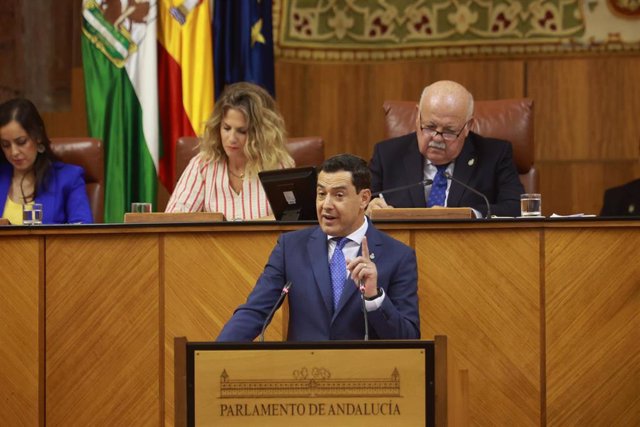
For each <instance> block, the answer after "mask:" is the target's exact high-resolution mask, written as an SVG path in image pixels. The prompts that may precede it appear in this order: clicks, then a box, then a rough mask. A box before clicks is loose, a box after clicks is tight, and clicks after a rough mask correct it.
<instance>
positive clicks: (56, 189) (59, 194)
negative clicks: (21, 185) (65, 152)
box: [0, 162, 93, 224]
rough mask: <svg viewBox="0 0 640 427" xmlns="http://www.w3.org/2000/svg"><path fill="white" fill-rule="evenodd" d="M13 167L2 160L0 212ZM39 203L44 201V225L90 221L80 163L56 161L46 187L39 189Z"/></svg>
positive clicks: (0, 170)
mask: <svg viewBox="0 0 640 427" xmlns="http://www.w3.org/2000/svg"><path fill="white" fill-rule="evenodd" d="M12 176H13V166H11V164H10V163H8V162H2V163H0V215H1V214H2V212H4V205H5V203H6V201H7V194H8V193H9V186H10V185H11V177H12ZM36 202H37V203H42V223H43V224H75V223H83V224H91V223H93V216H92V215H91V207H90V206H89V197H88V196H87V190H86V187H85V182H84V170H83V169H82V168H81V167H80V166H76V165H70V164H66V163H62V162H54V163H53V165H52V166H51V170H50V172H49V177H48V179H46V186H45V188H42V189H39V190H38V191H37V196H36Z"/></svg>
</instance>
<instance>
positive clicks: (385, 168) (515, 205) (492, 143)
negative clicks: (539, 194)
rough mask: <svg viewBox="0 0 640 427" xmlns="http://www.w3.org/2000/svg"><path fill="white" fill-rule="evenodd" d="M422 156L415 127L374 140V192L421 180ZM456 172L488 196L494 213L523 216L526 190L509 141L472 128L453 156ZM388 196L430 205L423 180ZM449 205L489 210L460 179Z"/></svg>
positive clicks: (399, 204)
mask: <svg viewBox="0 0 640 427" xmlns="http://www.w3.org/2000/svg"><path fill="white" fill-rule="evenodd" d="M423 161H424V157H423V156H422V154H420V151H419V150H418V138H417V137H416V133H415V132H413V133H410V134H408V135H403V136H400V137H398V138H393V139H389V140H386V141H382V142H380V143H378V144H376V146H375V148H374V151H373V157H372V159H371V162H370V164H369V169H371V191H372V192H378V191H382V190H385V189H386V190H388V189H391V188H395V187H401V186H403V185H410V184H414V183H418V182H420V181H422V180H423V166H424V165H423ZM453 176H454V178H457V179H458V180H460V181H462V182H464V183H465V184H467V185H468V186H470V187H471V188H474V189H476V190H478V191H480V192H481V193H483V194H484V195H485V196H487V199H489V204H490V205H491V213H492V214H493V215H498V216H519V215H520V194H522V193H524V187H523V186H522V183H521V182H520V179H519V177H518V171H517V169H516V167H515V164H514V163H513V149H512V148H511V144H510V143H508V142H506V141H502V140H499V139H492V138H484V137H482V136H480V135H478V134H475V133H473V132H469V136H467V139H466V140H465V142H464V145H463V147H462V151H461V152H460V154H459V155H458V157H457V158H456V160H455V166H454V170H453ZM384 197H385V200H386V201H387V203H388V204H390V205H392V206H393V207H396V208H424V207H426V206H427V201H426V199H425V195H424V189H423V188H422V186H419V185H416V186H413V187H411V188H408V189H406V190H400V191H397V192H394V193H389V194H388V195H387V194H385V195H384ZM447 206H448V207H470V208H473V209H476V210H478V211H480V212H481V213H482V214H483V215H486V214H487V208H486V204H485V202H484V200H483V199H482V198H481V197H480V196H478V195H477V194H474V193H472V192H471V191H469V190H467V189H465V188H464V187H463V186H461V185H460V184H458V183H456V182H452V183H451V187H450V189H449V197H448V198H447Z"/></svg>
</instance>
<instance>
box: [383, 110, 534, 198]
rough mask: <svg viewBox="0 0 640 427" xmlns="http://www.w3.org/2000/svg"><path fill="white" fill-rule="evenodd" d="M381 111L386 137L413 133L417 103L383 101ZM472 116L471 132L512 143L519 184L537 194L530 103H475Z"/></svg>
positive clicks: (527, 190) (529, 191)
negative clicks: (473, 119)
mask: <svg viewBox="0 0 640 427" xmlns="http://www.w3.org/2000/svg"><path fill="white" fill-rule="evenodd" d="M383 110H384V118H385V131H386V135H387V138H394V137H396V136H401V135H406V134H408V133H411V132H414V131H415V130H416V116H417V114H418V111H417V109H416V102H412V101H385V102H384V105H383ZM474 117H475V121H474V123H473V126H472V127H471V130H472V131H473V132H475V133H477V134H480V135H482V136H486V137H493V138H499V139H504V140H506V141H509V142H511V145H512V147H513V160H514V162H515V164H516V168H517V169H518V174H519V175H520V182H522V185H523V186H524V189H525V191H526V192H527V193H536V192H537V191H538V188H539V186H538V182H539V177H538V171H537V170H536V168H535V166H534V164H533V161H534V159H533V157H534V146H533V100H531V99H525V98H522V99H500V100H495V101H476V102H475V112H474Z"/></svg>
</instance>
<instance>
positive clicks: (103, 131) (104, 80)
mask: <svg viewBox="0 0 640 427" xmlns="http://www.w3.org/2000/svg"><path fill="white" fill-rule="evenodd" d="M157 12H158V8H157V2H156V0H150V1H145V2H133V1H129V2H127V6H126V7H123V6H122V2H121V1H120V0H83V2H82V62H83V66H84V78H85V86H86V95H87V118H88V125H89V133H90V135H91V136H92V137H95V138H100V139H102V141H103V142H104V144H105V150H106V152H105V170H106V183H105V212H104V219H105V222H122V219H123V216H124V213H125V212H127V211H128V210H129V207H130V204H131V202H152V203H155V201H156V190H157V184H156V183H157V172H156V171H157V169H158V158H159V145H160V144H159V128H158V82H157V41H156V23H157V17H158V13H157Z"/></svg>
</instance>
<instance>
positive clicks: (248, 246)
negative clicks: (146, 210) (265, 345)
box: [164, 232, 282, 425]
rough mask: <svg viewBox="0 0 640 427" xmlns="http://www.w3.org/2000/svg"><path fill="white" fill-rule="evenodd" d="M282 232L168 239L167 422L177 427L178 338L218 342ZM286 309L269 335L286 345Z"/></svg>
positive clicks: (166, 286)
mask: <svg viewBox="0 0 640 427" xmlns="http://www.w3.org/2000/svg"><path fill="white" fill-rule="evenodd" d="M279 234H280V233H279V232H247V233H237V232H236V233H222V232H221V233H193V234H168V235H166V237H165V241H164V250H165V254H164V262H165V307H164V311H165V324H166V326H165V330H164V337H165V338H164V343H165V345H164V352H165V384H166V385H167V386H166V387H165V422H166V424H167V425H174V390H173V383H174V380H173V375H174V354H173V345H174V344H173V339H174V338H175V337H181V336H184V337H187V339H188V340H189V341H213V340H215V338H216V337H217V336H218V334H219V333H220V331H221V330H222V327H223V326H224V324H225V323H226V322H227V320H229V318H230V317H231V315H232V314H233V311H234V310H235V309H236V307H238V306H239V305H240V304H242V303H244V302H245V301H246V299H247V296H248V295H249V293H250V292H251V290H252V289H253V286H254V285H255V283H256V280H257V278H258V277H259V276H260V274H261V273H262V270H263V269H264V266H265V264H266V262H267V260H268V258H269V254H270V253H271V251H272V249H273V247H274V245H275V243H276V240H277V238H278V236H279ZM281 311H282V310H278V312H277V313H276V315H275V316H274V318H273V320H272V322H271V325H270V326H269V328H268V329H267V332H266V334H265V340H267V341H281V340H282V313H281Z"/></svg>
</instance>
